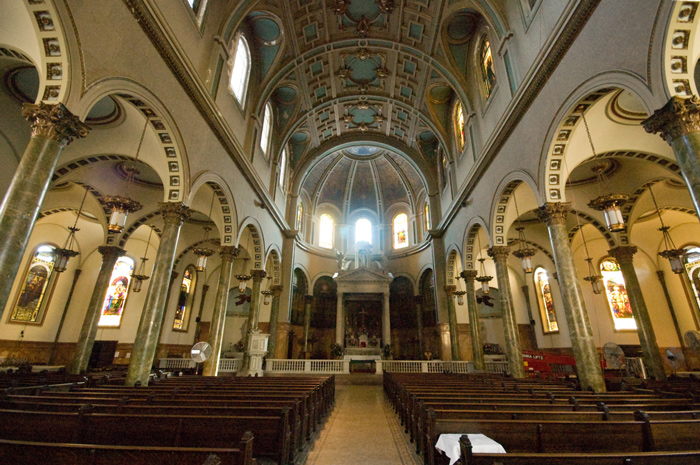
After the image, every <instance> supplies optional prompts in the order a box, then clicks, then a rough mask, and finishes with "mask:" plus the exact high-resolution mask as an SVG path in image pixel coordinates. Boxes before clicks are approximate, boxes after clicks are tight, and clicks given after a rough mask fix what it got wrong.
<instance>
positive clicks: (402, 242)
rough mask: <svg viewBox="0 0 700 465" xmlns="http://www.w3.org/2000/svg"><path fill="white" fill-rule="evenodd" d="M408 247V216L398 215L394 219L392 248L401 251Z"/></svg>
mask: <svg viewBox="0 0 700 465" xmlns="http://www.w3.org/2000/svg"><path fill="white" fill-rule="evenodd" d="M407 246H408V216H406V214H405V213H399V214H398V215H396V216H395V217H394V248H395V249H402V248H404V247H407Z"/></svg>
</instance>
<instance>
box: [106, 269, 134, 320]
mask: <svg viewBox="0 0 700 465" xmlns="http://www.w3.org/2000/svg"><path fill="white" fill-rule="evenodd" d="M133 271H134V261H133V260H132V259H130V258H128V257H121V258H120V259H119V260H117V263H115V264H114V269H113V271H112V276H111V277H110V278H109V287H108V288H107V294H106V295H105V300H104V303H103V304H102V312H101V313H100V321H99V323H98V324H97V326H100V327H103V328H105V327H108V328H110V327H111V328H118V327H119V325H120V324H121V321H122V313H123V312H124V303H125V302H126V296H127V294H128V293H129V283H130V282H131V273H132V272H133Z"/></svg>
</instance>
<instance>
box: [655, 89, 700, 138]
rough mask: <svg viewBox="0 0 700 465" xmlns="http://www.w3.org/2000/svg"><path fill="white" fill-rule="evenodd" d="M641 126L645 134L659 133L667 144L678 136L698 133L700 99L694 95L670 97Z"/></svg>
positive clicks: (699, 129) (699, 125) (699, 130)
mask: <svg viewBox="0 0 700 465" xmlns="http://www.w3.org/2000/svg"><path fill="white" fill-rule="evenodd" d="M642 125H643V126H644V129H645V130H646V131H647V132H650V133H654V134H655V133H659V135H660V136H661V138H662V139H664V140H665V141H666V142H668V143H669V144H670V143H671V141H673V140H674V139H676V138H678V137H680V136H684V135H687V134H689V133H691V132H700V99H698V97H697V96H695V95H693V96H692V97H690V98H681V97H678V96H674V97H671V100H669V101H668V103H667V104H666V105H664V106H663V107H661V108H660V109H658V110H656V111H655V112H654V114H653V115H651V116H650V117H649V118H647V119H646V120H645V121H644V122H642Z"/></svg>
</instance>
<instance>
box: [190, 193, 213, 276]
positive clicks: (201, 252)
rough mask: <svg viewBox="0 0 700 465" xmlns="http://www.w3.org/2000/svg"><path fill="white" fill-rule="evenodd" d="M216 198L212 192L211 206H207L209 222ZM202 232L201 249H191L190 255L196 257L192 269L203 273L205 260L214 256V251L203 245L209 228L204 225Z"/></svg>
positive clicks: (205, 265)
mask: <svg viewBox="0 0 700 465" xmlns="http://www.w3.org/2000/svg"><path fill="white" fill-rule="evenodd" d="M215 196H216V193H215V192H213V191H212V194H211V204H210V205H209V217H208V218H209V220H211V214H212V212H213V209H214V198H215ZM202 229H203V230H204V240H203V241H202V246H201V247H195V248H193V249H192V253H193V254H195V255H196V256H197V263H196V264H195V266H194V268H195V270H197V271H204V270H205V269H206V268H207V259H208V258H209V257H211V256H212V255H214V251H213V250H212V249H210V248H208V247H205V246H204V244H206V243H207V239H208V237H209V231H211V226H209V225H206V226H204V227H203V228H202Z"/></svg>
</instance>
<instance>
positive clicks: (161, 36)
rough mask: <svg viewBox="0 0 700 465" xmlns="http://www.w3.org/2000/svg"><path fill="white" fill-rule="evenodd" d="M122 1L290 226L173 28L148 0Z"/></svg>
mask: <svg viewBox="0 0 700 465" xmlns="http://www.w3.org/2000/svg"><path fill="white" fill-rule="evenodd" d="M123 1H124V4H125V5H126V6H127V8H129V11H131V13H132V14H133V15H134V17H135V18H136V21H137V22H138V23H139V24H140V26H141V29H143V31H144V32H145V33H146V36H147V37H148V38H149V40H150V41H151V43H152V44H153V46H154V47H155V48H156V50H157V51H158V53H159V54H160V56H161V57H162V58H163V60H164V62H165V64H166V65H167V66H168V68H169V69H170V71H171V72H172V73H173V75H174V76H175V78H176V79H177V80H178V82H179V83H180V85H181V86H182V88H183V90H184V91H185V93H186V94H187V95H188V97H189V98H190V100H191V101H192V103H193V104H194V106H195V107H196V108H197V110H199V112H200V114H201V115H202V117H203V118H204V120H205V121H206V122H207V124H208V125H209V127H210V128H211V130H212V132H213V133H214V135H215V136H216V138H217V139H218V140H219V142H220V143H221V144H222V145H223V146H224V148H225V149H226V151H227V152H228V153H229V156H230V157H231V159H232V160H233V161H234V163H236V166H237V167H238V168H239V169H240V170H241V172H242V173H243V175H244V177H245V178H246V180H247V182H248V184H249V185H250V186H251V188H252V189H253V191H254V192H255V193H256V194H257V196H258V197H259V198H260V199H261V201H262V202H263V203H264V204H265V207H266V208H267V210H268V211H269V212H270V215H271V216H272V218H273V219H274V221H275V222H276V223H277V225H278V227H279V228H280V229H282V230H288V229H289V225H288V224H287V222H286V221H285V219H284V215H283V214H282V213H281V212H280V211H279V210H278V208H277V205H276V204H275V202H274V201H273V199H272V197H271V196H270V194H269V193H268V191H267V190H266V188H265V186H264V184H263V183H262V180H261V179H260V177H259V176H258V174H257V172H256V171H255V170H254V169H253V166H252V164H251V163H250V162H249V161H248V160H247V159H246V157H245V156H243V149H242V147H241V146H240V145H239V144H238V142H237V140H236V138H235V137H234V134H233V131H232V130H231V128H230V127H229V125H228V124H227V122H226V120H225V119H224V117H223V115H221V113H220V112H219V111H218V109H217V107H216V103H215V102H214V100H213V99H212V98H211V97H210V95H209V93H208V92H207V90H206V88H205V87H204V85H203V83H202V82H201V80H200V79H199V77H198V76H197V73H196V72H195V70H194V67H193V66H192V64H191V63H190V62H189V60H187V58H186V56H185V54H184V53H183V52H182V50H181V49H180V48H179V47H178V46H177V45H176V44H177V40H176V39H175V37H174V36H173V35H172V31H171V30H170V29H169V28H168V27H167V25H166V23H165V22H164V21H163V19H162V18H161V17H160V16H159V15H158V14H157V12H156V11H155V10H154V8H153V7H152V6H151V5H150V4H149V3H148V2H147V1H146V0H123Z"/></svg>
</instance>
